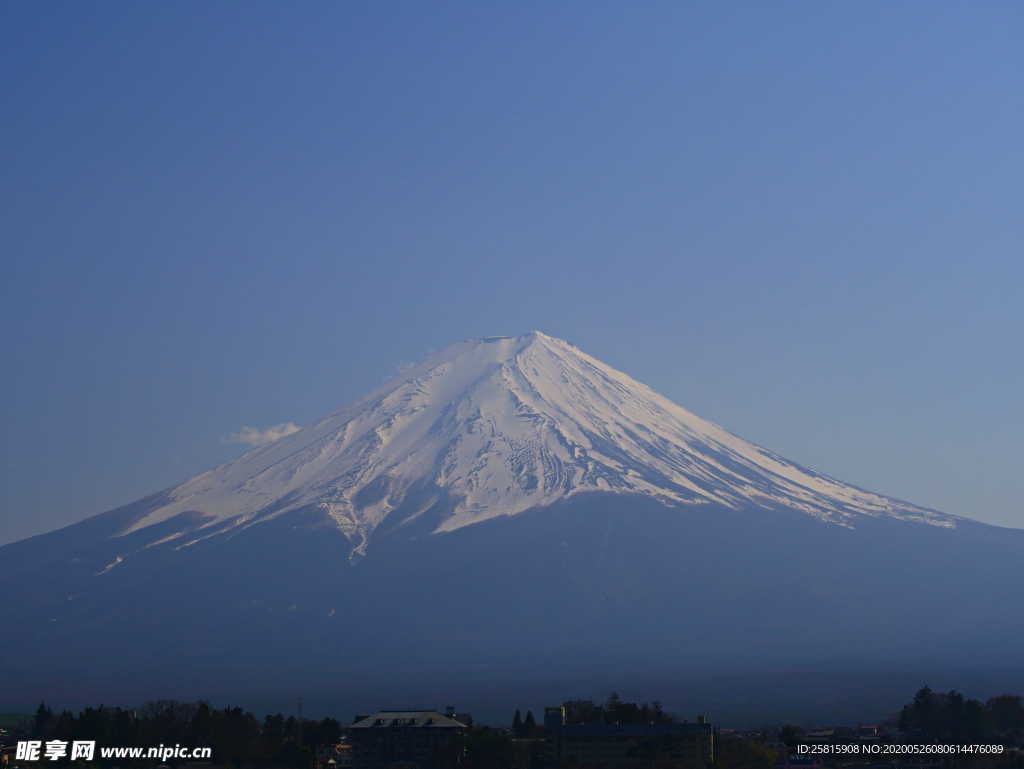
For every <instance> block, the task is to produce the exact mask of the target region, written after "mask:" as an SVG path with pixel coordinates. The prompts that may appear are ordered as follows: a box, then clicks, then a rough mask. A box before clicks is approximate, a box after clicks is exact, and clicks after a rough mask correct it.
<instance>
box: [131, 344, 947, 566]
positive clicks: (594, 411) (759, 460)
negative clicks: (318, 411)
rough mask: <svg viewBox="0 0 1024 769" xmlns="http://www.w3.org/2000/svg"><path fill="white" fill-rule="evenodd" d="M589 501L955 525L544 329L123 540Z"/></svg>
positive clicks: (461, 351) (252, 470)
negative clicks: (193, 522) (303, 519)
mask: <svg viewBox="0 0 1024 769" xmlns="http://www.w3.org/2000/svg"><path fill="white" fill-rule="evenodd" d="M425 486H426V487H428V488H430V489H433V490H434V492H435V493H434V494H429V493H427V494H424V493H423V492H422V490H423V488H424V487H425ZM411 491H414V492H415V496H416V501H415V504H414V505H413V506H412V508H411V509H410V507H409V504H408V503H409V502H410V492H411ZM589 491H593V492H615V493H631V494H640V495H644V496H649V497H653V498H655V499H659V500H663V501H665V502H669V503H678V504H683V505H707V504H716V505H723V506H725V507H730V508H739V507H743V506H747V505H756V506H760V507H764V508H778V507H780V506H781V507H786V508H791V509H793V510H798V511H800V512H802V513H806V514H807V515H810V516H813V517H815V518H819V519H822V520H824V521H828V522H830V523H834V524H839V525H843V526H851V525H855V523H856V521H857V519H858V518H859V517H861V516H890V517H896V518H902V519H909V520H915V521H921V522H924V523H928V524H932V525H937V526H955V524H956V520H957V519H956V518H955V517H954V516H950V515H945V514H943V513H939V512H937V511H934V510H928V509H925V508H921V507H917V506H914V505H911V504H908V503H905V502H901V501H898V500H894V499H891V498H889V497H885V496H881V495H879V494H873V493H871V492H868V491H864V490H861V489H858V488H855V487H853V486H850V485H847V484H844V483H841V482H840V481H837V480H834V479H832V478H829V477H827V476H824V475H821V474H819V473H815V472H813V471H810V470H807V469H805V468H803V467H800V466H799V465H797V464H794V463H793V462H790V461H788V460H786V459H784V458H782V457H780V456H778V455H776V454H774V453H772V452H770V451H767V450H765V449H763V448H761V447H759V446H755V445H754V444H752V443H749V442H748V441H745V440H743V439H741V438H738V437H737V436H735V435H733V434H731V433H729V432H727V431H726V430H724V429H722V428H721V427H719V426H718V425H715V424H712V423H711V422H708V421H707V420H704V419H701V418H700V417H698V416H696V415H695V414H693V413H691V412H689V411H687V410H686V409H684V408H682V407H681V406H678V405H676V404H675V403H672V402H671V401H669V400H668V399H667V398H664V397H662V396H661V395H659V394H658V393H656V392H654V391H653V390H651V389H650V388H649V387H647V386H645V385H643V384H641V383H640V382H637V381H636V380H635V379H632V378H631V377H629V376H627V375H626V374H624V373H622V372H620V371H617V370H615V369H614V368H612V367H611V366H608V365H606V364H604V363H602V362H601V361H599V360H597V359H596V358H593V357H591V356H589V355H587V354H586V353H584V352H582V351H581V350H579V349H577V348H576V347H574V346H573V345H571V344H569V343H568V342H565V341H563V340H561V339H556V338H554V337H551V336H548V335H546V334H543V333H541V332H539V331H534V332H531V333H529V334H525V335H523V336H516V337H492V338H487V339H480V340H471V341H465V342H460V343H457V344H454V345H452V346H450V347H448V348H447V349H445V350H443V351H442V352H440V353H438V354H436V355H434V356H432V357H430V358H429V359H428V360H426V361H424V362H422V363H420V364H419V365H418V366H416V367H414V368H412V369H411V370H408V371H406V372H405V373H404V374H403V375H402V376H401V377H399V378H397V379H395V380H393V381H391V382H390V383H388V384H387V385H385V386H384V387H383V388H381V389H380V390H378V391H377V392H375V393H373V394H371V395H370V396H368V397H366V398H364V399H363V400H361V401H359V402H358V403H356V404H354V405H353V406H350V407H348V408H345V409H342V410H341V411H338V412H336V413H334V414H331V415H330V416H328V417H326V418H325V419H322V420H320V421H319V422H317V423H316V424H313V425H311V426H308V427H306V428H305V429H302V430H300V431H298V432H296V433H293V434H291V435H288V436H287V437H284V438H281V439H280V440H278V441H276V442H274V443H272V444H270V445H268V446H264V447H262V448H259V449H256V450H254V451H251V452H249V453H247V454H245V455H244V456H242V457H240V458H239V459H236V460H235V461H233V462H229V463H227V464H225V465H222V466H221V467H218V468H216V469H215V470H212V471H210V472H207V473H203V474H202V475H199V476H197V477H195V478H193V479H191V480H189V481H187V482H185V483H183V484H181V485H180V486H178V487H176V488H174V489H172V490H170V492H169V494H168V500H167V502H166V503H165V504H162V505H161V506H159V507H158V508H156V509H155V510H152V511H151V512H149V513H148V514H146V515H145V516H143V517H141V518H140V519H138V520H136V521H134V522H133V523H132V524H131V525H130V526H128V527H127V528H126V529H125V532H126V533H127V532H134V531H138V530H140V529H143V528H145V527H147V526H152V525H154V524H156V523H160V522H163V521H166V520H168V519H170V518H172V517H174V516H176V515H179V514H181V513H185V512H192V513H199V514H201V515H202V516H204V518H205V521H206V522H205V524H204V525H203V526H201V527H199V528H197V529H190V530H189V531H188V532H184V531H182V532H175V533H174V534H171V535H165V539H164V540H162V541H172V540H178V541H176V542H175V545H176V546H179V547H185V546H189V545H191V544H193V543H195V542H197V541H199V540H201V539H202V538H204V537H206V536H212V535H214V534H216V535H223V534H224V533H226V532H228V531H230V530H232V529H233V528H235V527H238V526H243V527H244V526H250V525H253V524H255V523H259V522H261V521H266V520H268V519H270V518H273V517H275V516H278V515H282V514H285V513H287V512H290V511H294V510H297V509H301V508H304V507H307V506H310V505H312V506H316V507H317V508H319V509H321V510H323V511H325V512H326V513H328V514H329V515H330V517H331V518H332V519H333V520H334V521H335V522H336V523H337V526H338V527H339V528H340V529H341V530H342V531H343V532H344V533H345V534H346V535H347V536H348V537H349V539H350V540H351V542H352V545H353V552H354V553H363V552H365V549H366V547H367V544H368V542H369V539H370V537H371V535H372V533H373V531H374V530H375V529H376V528H377V527H378V526H380V525H381V523H382V522H383V521H384V520H385V519H387V518H388V517H389V516H391V515H393V514H395V512H396V511H401V515H402V517H403V521H411V520H413V519H415V518H416V517H417V516H418V515H420V514H422V513H423V512H425V511H426V510H428V509H429V508H430V507H431V506H432V505H433V504H434V503H435V502H436V501H437V498H438V494H439V493H444V494H445V495H446V497H447V499H448V500H449V501H450V508H449V510H448V511H447V514H446V515H445V517H444V518H443V520H442V521H440V523H439V525H438V527H437V530H438V531H452V530H455V529H459V528H461V527H463V526H468V525H471V524H474V523H478V522H481V521H484V520H487V519H490V518H494V517H497V516H507V515H515V514H517V513H521V512H523V511H525V510H529V509H531V508H536V507H541V506H544V505H550V504H552V503H553V502H555V501H557V500H561V499H565V498H567V497H570V496H572V495H574V494H578V493H580V492H589ZM394 523H396V522H394V521H392V525H393V524H394Z"/></svg>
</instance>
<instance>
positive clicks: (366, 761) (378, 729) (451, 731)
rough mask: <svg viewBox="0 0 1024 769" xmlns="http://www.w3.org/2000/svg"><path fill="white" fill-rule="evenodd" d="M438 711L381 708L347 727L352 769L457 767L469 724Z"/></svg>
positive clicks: (440, 768) (436, 768) (443, 768)
mask: <svg viewBox="0 0 1024 769" xmlns="http://www.w3.org/2000/svg"><path fill="white" fill-rule="evenodd" d="M454 715H455V714H454V712H452V713H451V714H450V715H445V714H443V713H439V712H437V711H436V710H382V711H380V712H378V713H374V714H372V715H368V716H360V717H358V718H357V720H356V722H355V723H353V724H352V725H351V726H349V727H348V729H347V730H346V731H347V734H348V740H349V742H350V743H351V745H352V769H456V768H457V767H459V766H461V765H462V763H463V759H464V755H465V750H464V746H463V741H462V737H463V735H464V734H465V732H466V729H467V726H466V724H465V723H463V722H462V721H459V720H456V719H455V718H454Z"/></svg>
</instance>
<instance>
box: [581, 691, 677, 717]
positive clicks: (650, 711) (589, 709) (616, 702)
mask: <svg viewBox="0 0 1024 769" xmlns="http://www.w3.org/2000/svg"><path fill="white" fill-rule="evenodd" d="M562 707H564V708H565V722H566V723H567V724H599V723H605V724H651V723H654V724H667V723H672V722H673V721H674V720H675V719H674V717H673V716H672V715H670V714H668V713H666V712H665V711H664V710H662V707H661V703H660V702H658V701H657V700H655V701H654V702H651V703H647V702H643V703H639V704H638V703H636V702H623V701H622V699H621V698H620V697H619V695H618V693H617V692H612V693H611V694H610V695H608V699H607V700H605V702H604V704H603V705H600V704H596V703H595V702H594V701H593V700H567V701H566V702H564V703H562Z"/></svg>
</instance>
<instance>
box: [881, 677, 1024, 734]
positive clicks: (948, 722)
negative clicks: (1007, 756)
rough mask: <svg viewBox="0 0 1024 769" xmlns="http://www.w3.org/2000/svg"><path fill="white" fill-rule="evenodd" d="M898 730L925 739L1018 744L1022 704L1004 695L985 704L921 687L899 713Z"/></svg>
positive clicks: (1022, 724) (1023, 720)
mask: <svg viewBox="0 0 1024 769" xmlns="http://www.w3.org/2000/svg"><path fill="white" fill-rule="evenodd" d="M899 729H900V731H901V732H905V733H908V734H913V735H916V736H918V737H921V738H923V739H925V740H931V741H935V742H950V743H955V742H960V743H986V742H987V743H1000V744H1004V745H1019V744H1021V742H1022V741H1024V704H1022V702H1021V698H1020V697H1019V696H1017V695H1011V694H1004V695H1001V696H999V697H992V698H991V699H989V700H987V701H986V702H981V701H980V700H974V699H966V698H965V697H964V696H963V695H962V694H961V693H960V692H958V691H955V690H950V691H948V692H945V693H942V692H934V691H932V690H931V689H930V688H929V687H927V686H925V687H924V688H922V689H920V690H919V691H918V692H917V694H915V695H914V699H913V701H912V702H910V703H909V704H907V705H904V706H903V710H902V711H900V717H899Z"/></svg>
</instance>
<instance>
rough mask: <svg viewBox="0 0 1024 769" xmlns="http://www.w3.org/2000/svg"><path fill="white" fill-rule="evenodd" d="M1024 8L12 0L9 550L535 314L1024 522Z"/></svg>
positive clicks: (647, 371)
mask: <svg viewBox="0 0 1024 769" xmlns="http://www.w3.org/2000/svg"><path fill="white" fill-rule="evenodd" d="M1022 40H1024V5H1022V4H1021V3H1019V2H1016V0H1013V1H1010V0H1008V1H1007V2H977V3H961V2H935V1H934V0H920V1H918V2H915V1H910V2H900V3H887V2H838V3H834V2H822V1H821V0H813V1H810V0H808V2H792V3H790V2H780V3H775V2H773V3H764V2H749V3H743V2H730V3H717V2H706V3H691V2H679V1H676V2H640V3H626V2H621V3H599V2H589V1H587V2H557V3H552V2H538V3H531V2H509V3H491V2H482V3H481V2H466V3H444V2H436V3H422V2H408V3H405V2H387V3H371V2H366V3H362V2H323V3H320V2H298V3H277V2H273V3H270V2H268V3H259V2H244V3H243V2H215V1H214V2H203V3H197V2H184V1H181V2H164V3H132V2H126V1H113V2H98V1H97V2H82V1H81V0H75V2H66V3H64V2H47V3H33V2H28V1H27V0H26V1H19V2H13V1H12V0H4V1H3V2H0V66H2V71H3V73H4V76H3V78H2V82H0V96H2V99H0V104H2V110H3V117H2V120H0V135H2V147H3V173H2V174H0V198H2V200H0V254H2V260H3V263H2V266H3V270H2V279H0V316H2V317H0V320H2V333H3V357H2V360H3V375H2V376H0V409H2V418H3V440H2V452H3V455H2V477H0V487H2V488H0V542H8V541H13V540H16V539H20V538H22V537H25V536H29V535H32V534H36V533H40V532H43V531H46V530H49V529H52V528H55V527H57V526H62V525H66V524H68V523H72V522H74V521H77V520H80V519H82V518H84V517H86V516H88V515H92V514H95V513H99V512H102V511H104V510H107V509H109V508H112V507H114V506H117V505H120V504H124V503H126V502H130V501H132V500H134V499H136V498H138V497H140V496H143V495H145V494H147V493H150V492H153V491H156V490H159V489H162V488H165V487H167V486H170V485H173V484H175V483H177V482H180V481H181V480H183V479H185V478H187V477H189V476H190V475H193V474H195V473H197V472H200V471H203V470H206V469H208V468H210V467H211V466H213V465H215V464H217V463H219V462H222V461H224V460H226V459H229V458H231V457H232V456H234V455H237V454H238V453H240V452H241V451H242V450H244V448H245V447H244V446H240V445H235V444H231V443H228V442H226V441H227V436H230V435H231V434H233V433H236V432H238V431H239V430H240V429H241V428H242V426H243V425H249V426H254V427H257V428H264V427H266V426H269V425H275V424H280V423H284V422H288V421H293V422H296V423H298V424H302V423H304V422H307V421H311V420H313V419H315V418H317V417H319V416H321V415H323V414H324V413H326V412H328V411H331V410H333V409H335V408H337V407H339V406H341V405H343V404H345V403H346V402H348V401H351V400H353V399H355V398H357V397H359V396H361V395H363V394H365V393H366V392H367V391H368V390H370V389H371V388H373V387H374V386H376V385H378V384H379V383H380V382H381V381H382V380H383V379H384V378H386V377H387V376H388V375H390V374H393V373H395V371H396V370H397V369H398V367H399V366H400V365H401V364H402V362H404V361H410V360H415V359H417V358H419V357H421V356H422V355H423V354H425V353H426V352H428V351H429V350H430V349H431V348H439V347H442V346H444V345H446V344H448V343H450V342H452V341H455V340H458V339H462V338H466V337H474V336H488V335H503V334H519V333H523V332H525V331H528V330H530V329H534V328H537V329H541V330H544V331H546V332H547V333H549V334H552V335H555V336H559V337H563V338H566V339H569V340H570V341H572V342H574V343H575V344H577V345H578V346H580V347H581V348H582V349H584V350H585V351H587V352H589V353H591V354H593V355H595V356H597V357H599V358H601V359H603V360H605V361H607V362H608V363H610V364H612V365H614V366H617V367H618V368H621V369H623V370H624V371H626V372H628V373H629V374H631V375H632V376H634V377H636V378H637V379H639V380H641V381H643V382H645V383H647V384H649V385H650V386H652V387H653V388H655V389H656V390H659V391H660V392H662V393H663V394H665V395H667V396H669V397H670V398H672V399H674V400H676V401H677V402H679V403H681V404H682V405H684V406H686V407H687V408H690V409H691V410H693V411H695V412H697V413H699V414H701V415H702V416H705V417H708V418H710V419H713V420H715V421H717V422H719V423H720V424H722V425H723V426H725V427H727V428H729V429H730V430H732V431H734V432H736V433H738V434H740V435H742V436H744V437H746V438H748V439H751V440H753V441H756V442H758V443H760V444H762V445H765V446H767V447H769V448H771V449H773V450H775V451H778V452H780V453H782V454H784V455H786V456H788V457H790V458H791V459H794V460H797V461H799V462H802V463H804V464H806V465H809V466H811V467H813V468H815V469H818V470H821V471H824V472H827V473H830V474H832V475H835V476H837V477H839V478H841V479H843V480H846V481H849V482H852V483H856V484H858V485H861V486H865V487H867V488H870V489H873V490H876V491H881V492H884V493H888V494H891V495H894V496H898V497H901V498H905V499H910V500H913V501H915V502H917V503H920V504H925V505H930V506H934V507H938V508H940V509H942V510H945V511H948V512H952V513H959V514H964V515H969V516H973V517H976V518H979V519H981V520H984V521H989V522H994V523H1000V524H1003V525H1013V526H1021V527H1024V502H1022V500H1024V473H1022V471H1021V463H1022V457H1024V452H1022V448H1021V447H1022V443H1024V441H1022V435H1021V428H1022V425H1024V404H1022V400H1024V399H1022V393H1024V354H1022V347H1024V344H1022V331H1024V289H1022V285H1024V261H1022V251H1024V249H1022V244H1024V215H1022V200H1024V194H1022V183H1024V182H1022V180H1024V152H1022V137H1024V45H1022V42H1021V41H1022Z"/></svg>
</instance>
